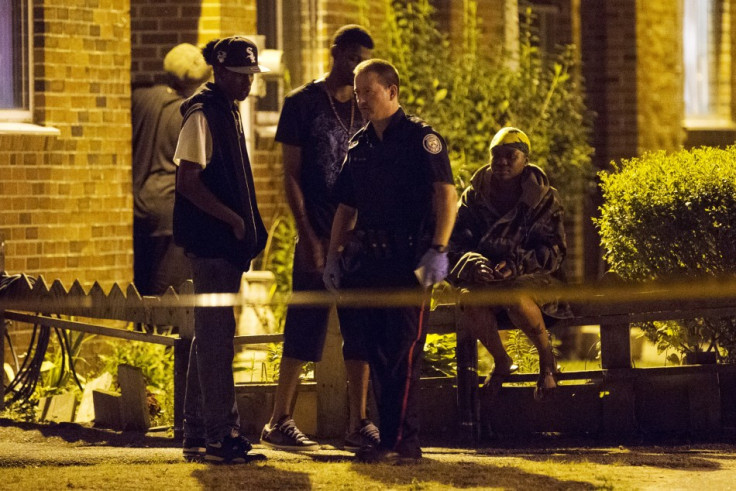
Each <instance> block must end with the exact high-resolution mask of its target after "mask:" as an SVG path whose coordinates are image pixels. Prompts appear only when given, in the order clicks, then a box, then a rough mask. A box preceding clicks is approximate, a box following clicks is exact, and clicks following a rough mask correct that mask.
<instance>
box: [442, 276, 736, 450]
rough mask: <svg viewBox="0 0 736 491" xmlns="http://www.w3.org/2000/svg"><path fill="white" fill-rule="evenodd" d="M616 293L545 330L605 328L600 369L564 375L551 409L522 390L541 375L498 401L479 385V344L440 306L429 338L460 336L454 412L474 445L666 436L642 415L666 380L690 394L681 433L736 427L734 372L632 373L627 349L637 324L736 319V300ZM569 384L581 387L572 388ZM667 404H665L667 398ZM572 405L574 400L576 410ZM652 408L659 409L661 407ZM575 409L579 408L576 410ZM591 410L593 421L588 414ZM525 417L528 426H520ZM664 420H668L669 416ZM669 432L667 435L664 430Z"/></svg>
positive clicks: (520, 377) (528, 377)
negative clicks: (507, 439) (538, 436)
mask: <svg viewBox="0 0 736 491" xmlns="http://www.w3.org/2000/svg"><path fill="white" fill-rule="evenodd" d="M612 291H614V292H615V290H609V291H608V292H607V293H601V294H600V295H599V299H598V300H595V299H593V301H591V302H589V303H580V304H576V305H573V312H574V316H573V317H572V318H569V319H565V320H560V321H557V322H556V323H554V324H551V325H549V326H548V328H549V329H550V330H551V332H553V333H554V332H555V330H559V329H561V328H565V327H575V326H587V325H598V326H600V354H601V368H602V369H601V370H586V371H579V372H562V373H560V374H559V380H560V381H561V382H562V383H561V384H560V390H558V391H557V394H556V395H555V397H554V398H553V403H552V405H549V404H545V403H536V402H534V401H533V397H532V393H533V388H532V387H520V385H521V384H523V383H529V382H535V381H536V379H537V375H536V374H514V375H512V376H510V377H509V378H508V380H507V382H506V383H505V384H504V388H503V389H502V390H501V391H500V392H498V393H497V394H493V393H492V391H491V390H490V389H485V388H483V387H482V385H481V384H482V380H483V379H484V378H485V374H482V375H480V376H479V374H478V371H477V366H478V354H477V353H478V351H477V340H475V339H474V338H472V337H471V336H470V335H469V334H468V333H467V332H463V330H462V329H460V330H458V326H460V325H461V324H459V323H458V322H457V317H458V313H457V311H456V307H455V305H453V304H444V305H439V306H438V307H437V308H436V309H435V310H434V311H433V312H432V313H431V315H430V332H456V331H457V351H456V356H457V387H458V390H457V398H458V399H457V406H458V416H459V419H460V425H461V428H462V430H463V433H464V436H465V438H466V440H467V441H471V442H475V441H477V440H478V438H479V437H480V436H481V434H482V433H483V434H488V433H494V434H499V433H504V432H505V433H511V434H514V433H528V432H534V431H537V432H550V431H570V430H572V431H580V432H584V433H597V434H603V435H608V436H611V435H620V436H624V435H628V436H632V435H635V434H641V433H647V432H649V433H656V432H657V430H658V429H662V425H659V426H657V424H648V423H647V422H646V421H644V420H646V419H647V418H646V417H645V416H642V415H641V414H639V413H640V412H641V411H644V410H646V408H642V407H641V406H642V405H643V404H644V405H645V404H646V403H645V402H642V401H646V400H647V394H646V393H645V394H641V393H640V392H642V391H646V390H647V387H650V386H651V385H652V384H655V383H656V384H660V385H661V383H660V379H662V377H665V378H666V379H668V382H667V383H669V384H670V385H672V384H675V385H674V386H671V390H672V391H674V392H678V393H682V391H685V393H686V395H685V396H684V397H685V399H687V401H686V404H687V405H688V406H689V407H688V408H686V411H685V412H687V414H684V412H683V414H684V416H683V415H680V419H682V418H683V417H684V418H686V419H688V421H686V423H687V424H686V425H685V426H686V427H684V428H682V429H683V430H685V431H687V432H691V433H692V432H698V431H705V432H707V433H709V434H715V433H718V432H719V431H721V430H722V429H723V427H724V423H725V426H734V425H735V424H736V414H734V411H736V408H732V407H730V406H729V404H730V403H729V402H728V401H732V402H733V401H734V400H736V366H734V365H709V366H673V367H663V368H634V367H633V366H632V359H631V346H630V336H631V334H630V329H631V326H632V324H635V323H640V322H645V321H665V320H678V319H692V318H703V317H713V318H720V317H727V316H735V317H736V301H735V300H734V299H733V298H728V297H719V298H697V299H684V298H675V299H667V297H668V291H667V290H666V289H662V288H657V289H653V290H651V291H646V290H643V291H640V292H636V293H635V294H633V295H628V296H627V298H626V299H625V300H622V301H613V302H611V301H605V300H606V298H611V292H612ZM503 328H504V327H502V329H503ZM505 328H508V326H507V327H505ZM678 381H679V382H678ZM568 382H577V383H578V384H581V383H583V385H576V386H570V387H568V386H567V383H568ZM678 383H679V385H677V384H678ZM683 384H684V385H683ZM527 385H529V384H527ZM573 387H575V388H573ZM655 392H656V391H655ZM680 396H682V394H680ZM662 397H665V398H666V397H668V396H667V394H666V391H665V394H664V395H662ZM673 397H674V395H673ZM574 398H577V401H578V402H577V403H576V402H575V401H574V400H573V399H574ZM681 399H682V397H681ZM584 400H587V402H584ZM650 402H651V404H655V405H656V401H650ZM586 404H587V406H586ZM662 404H663V405H666V404H667V401H664V400H663V401H662ZM576 405H577V406H579V407H577V408H576V407H575V406H576ZM724 405H725V406H726V407H725V408H724ZM578 409H579V411H578ZM586 411H587V413H588V414H585V413H586ZM681 412H682V411H681ZM563 413H564V414H563ZM514 416H518V417H517V419H516V421H512V420H513V418H514ZM522 417H526V419H527V420H526V421H521V419H522ZM662 417H663V418H664V419H666V417H667V415H664V416H662ZM494 420H495V421H494ZM564 420H567V421H564ZM584 423H586V424H584ZM667 424H669V425H670V427H672V428H670V429H672V430H673V431H675V432H677V430H678V428H674V426H677V425H678V424H680V425H682V422H680V423H677V422H676V421H675V422H670V423H667ZM509 425H511V426H516V428H513V430H518V431H504V430H510V429H509V428H508V426H509ZM494 426H495V428H494ZM664 426H665V428H664V429H665V430H666V429H667V428H666V426H667V425H666V424H664ZM499 430H500V431H499ZM650 430H651V431H650ZM664 432H666V431H664Z"/></svg>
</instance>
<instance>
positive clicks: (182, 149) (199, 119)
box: [174, 111, 212, 169]
mask: <svg viewBox="0 0 736 491" xmlns="http://www.w3.org/2000/svg"><path fill="white" fill-rule="evenodd" d="M211 158H212V136H211V135H210V128H209V126H208V125H207V118H206V117H205V116H204V112H203V111H194V112H193V113H192V114H190V115H189V117H188V118H187V120H186V121H185V122H184V124H183V125H182V127H181V131H180V132H179V141H178V142H177V144H176V151H175V152H174V163H175V164H176V165H179V163H180V162H181V161H182V160H188V161H189V162H194V163H197V164H199V165H201V166H202V168H203V169H204V168H205V167H207V164H209V162H210V159H211Z"/></svg>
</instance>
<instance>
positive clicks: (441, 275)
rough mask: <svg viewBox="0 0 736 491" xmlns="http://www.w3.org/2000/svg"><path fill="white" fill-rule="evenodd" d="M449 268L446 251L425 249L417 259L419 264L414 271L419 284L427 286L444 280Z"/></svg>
mask: <svg viewBox="0 0 736 491" xmlns="http://www.w3.org/2000/svg"><path fill="white" fill-rule="evenodd" d="M449 269H450V262H449V260H448V259H447V252H439V251H437V250H435V249H427V252H425V253H424V255H423V256H422V258H421V259H420V260H419V266H417V269H415V270H414V273H415V274H416V275H417V279H418V280H419V284H421V285H422V286H423V287H424V288H429V287H430V286H432V285H434V284H435V283H439V282H440V281H442V280H444V279H445V278H446V277H447V272H448V271H449Z"/></svg>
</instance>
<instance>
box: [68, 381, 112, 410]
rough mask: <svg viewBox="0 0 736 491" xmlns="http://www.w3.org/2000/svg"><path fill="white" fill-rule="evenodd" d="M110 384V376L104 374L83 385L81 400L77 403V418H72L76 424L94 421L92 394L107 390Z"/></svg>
mask: <svg viewBox="0 0 736 491" xmlns="http://www.w3.org/2000/svg"><path fill="white" fill-rule="evenodd" d="M112 382H113V379H112V374H111V373H110V372H105V373H103V374H102V375H100V376H99V377H97V378H96V379H94V380H90V381H89V382H87V383H86V384H85V385H84V392H83V393H82V400H81V402H80V403H79V409H77V416H76V417H75V418H74V421H75V422H76V423H91V422H92V421H94V420H95V405H94V399H93V396H92V393H93V392H94V391H95V390H109V389H110V387H111V386H112Z"/></svg>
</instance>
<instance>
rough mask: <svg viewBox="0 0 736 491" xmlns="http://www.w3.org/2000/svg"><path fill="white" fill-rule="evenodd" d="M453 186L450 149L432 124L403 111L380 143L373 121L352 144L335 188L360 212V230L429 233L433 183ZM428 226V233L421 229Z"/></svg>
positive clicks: (395, 114)
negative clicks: (448, 151)
mask: <svg viewBox="0 0 736 491" xmlns="http://www.w3.org/2000/svg"><path fill="white" fill-rule="evenodd" d="M437 182H439V183H447V184H453V178H452V170H451V168H450V159H449V157H448V155H447V145H446V144H445V141H444V140H443V138H442V137H441V136H440V135H439V134H438V133H437V132H435V131H434V130H433V129H432V127H431V126H429V125H428V124H426V123H425V122H424V121H422V120H421V119H419V118H416V117H413V116H407V115H406V114H405V113H404V110H403V109H401V108H399V110H398V111H396V113H394V114H393V116H391V119H390V121H389V124H388V126H387V127H386V129H385V130H384V132H383V139H382V140H381V139H379V138H378V136H377V135H376V132H375V130H374V129H373V126H372V125H371V124H370V123H369V124H368V125H366V126H365V127H363V128H362V129H361V130H360V131H359V132H358V133H356V135H355V136H354V137H353V139H352V140H351V142H350V148H349V150H348V154H347V157H346V159H345V163H344V165H343V167H342V170H341V171H340V174H339V176H338V179H337V183H336V185H335V192H336V195H337V198H338V200H339V202H340V203H344V204H345V205H347V206H350V207H352V208H355V209H357V211H358V221H357V224H356V229H358V230H361V229H363V230H365V229H379V230H398V229H401V230H404V231H405V232H408V233H422V232H430V233H431V231H432V229H431V228H427V226H428V225H429V224H430V223H432V222H433V218H434V217H433V215H432V194H433V184H434V183H437ZM423 225H424V227H423V228H424V230H420V228H421V227H422V226H423Z"/></svg>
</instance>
